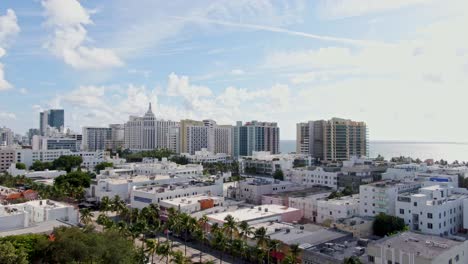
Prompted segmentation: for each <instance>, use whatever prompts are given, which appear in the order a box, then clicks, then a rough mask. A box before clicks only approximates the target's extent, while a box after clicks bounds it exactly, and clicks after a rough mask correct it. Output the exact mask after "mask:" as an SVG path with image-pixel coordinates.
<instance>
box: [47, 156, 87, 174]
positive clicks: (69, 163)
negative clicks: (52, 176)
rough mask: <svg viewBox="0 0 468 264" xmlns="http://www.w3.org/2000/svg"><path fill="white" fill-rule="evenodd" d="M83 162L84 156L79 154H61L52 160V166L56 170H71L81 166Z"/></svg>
mask: <svg viewBox="0 0 468 264" xmlns="http://www.w3.org/2000/svg"><path fill="white" fill-rule="evenodd" d="M81 163H83V158H82V157H79V156H60V157H59V158H58V159H56V160H54V161H53V162H52V167H53V168H54V169H56V170H65V171H66V172H71V170H72V169H73V168H79V167H80V166H81Z"/></svg>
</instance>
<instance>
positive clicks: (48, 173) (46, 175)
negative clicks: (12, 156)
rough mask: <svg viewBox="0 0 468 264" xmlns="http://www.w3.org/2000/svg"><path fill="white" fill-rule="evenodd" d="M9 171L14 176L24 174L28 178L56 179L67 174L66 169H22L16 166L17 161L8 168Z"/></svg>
mask: <svg viewBox="0 0 468 264" xmlns="http://www.w3.org/2000/svg"><path fill="white" fill-rule="evenodd" d="M8 173H9V174H10V175H12V176H20V175H24V177H26V178H32V179H55V178H57V177H58V176H60V175H65V174H67V172H66V171H62V170H44V171H28V170H20V169H17V168H16V163H12V164H11V166H10V168H9V169H8Z"/></svg>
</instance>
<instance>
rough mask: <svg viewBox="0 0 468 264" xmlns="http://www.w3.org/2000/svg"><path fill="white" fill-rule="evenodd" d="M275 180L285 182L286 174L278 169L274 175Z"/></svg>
mask: <svg viewBox="0 0 468 264" xmlns="http://www.w3.org/2000/svg"><path fill="white" fill-rule="evenodd" d="M273 178H274V179H275V180H280V181H283V180H284V173H283V171H282V170H280V169H277V170H276V171H275V173H273Z"/></svg>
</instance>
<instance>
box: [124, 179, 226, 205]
mask: <svg viewBox="0 0 468 264" xmlns="http://www.w3.org/2000/svg"><path fill="white" fill-rule="evenodd" d="M210 178H212V179H205V180H202V179H198V180H191V181H189V182H177V183H173V184H155V185H148V186H141V187H137V186H134V187H133V189H132V191H131V193H130V196H131V199H130V202H131V207H132V208H139V209H141V208H143V207H146V206H148V205H149V204H151V203H155V204H159V203H160V202H161V201H164V200H170V199H174V198H180V197H190V196H194V195H200V194H204V195H208V196H223V180H224V177H223V176H211V177H210Z"/></svg>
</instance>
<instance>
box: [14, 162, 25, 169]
mask: <svg viewBox="0 0 468 264" xmlns="http://www.w3.org/2000/svg"><path fill="white" fill-rule="evenodd" d="M16 168H17V169H18V170H25V169H26V165H25V164H24V163H21V162H18V163H16Z"/></svg>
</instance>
